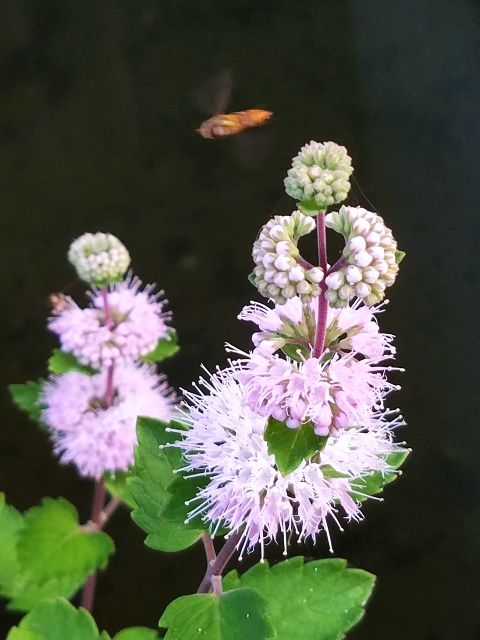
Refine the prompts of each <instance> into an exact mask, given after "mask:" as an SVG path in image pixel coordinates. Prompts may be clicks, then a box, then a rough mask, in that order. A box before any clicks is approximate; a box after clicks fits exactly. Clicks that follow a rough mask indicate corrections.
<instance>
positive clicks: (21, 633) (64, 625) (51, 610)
mask: <svg viewBox="0 0 480 640" xmlns="http://www.w3.org/2000/svg"><path fill="white" fill-rule="evenodd" d="M7 640H100V635H99V633H98V628H97V625H96V624H95V621H94V619H93V618H92V616H91V615H90V614H89V613H88V611H85V609H75V607H74V606H73V605H71V604H70V603H69V602H66V600H62V599H58V600H54V601H47V602H41V603H40V604H38V605H37V606H36V607H35V609H33V610H32V611H30V613H28V614H27V615H26V616H25V617H24V618H23V619H22V620H21V621H20V624H19V625H18V627H12V629H10V632H9V634H8V636H7Z"/></svg>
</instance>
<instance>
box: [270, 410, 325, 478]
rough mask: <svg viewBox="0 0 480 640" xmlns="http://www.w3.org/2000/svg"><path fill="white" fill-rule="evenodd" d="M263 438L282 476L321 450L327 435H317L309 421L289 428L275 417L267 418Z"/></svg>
mask: <svg viewBox="0 0 480 640" xmlns="http://www.w3.org/2000/svg"><path fill="white" fill-rule="evenodd" d="M264 439H265V442H267V443H268V453H269V454H270V455H273V456H275V462H276V464H277V467H278V469H279V471H280V473H281V474H282V475H283V476H286V475H288V474H289V473H291V472H292V471H294V470H295V469H296V468H297V467H298V465H299V464H300V463H301V462H302V460H305V459H307V458H310V457H311V456H312V455H313V454H314V453H316V452H317V451H321V450H322V449H323V448H324V447H325V445H326V443H327V436H317V435H316V434H315V432H314V430H313V424H312V423H311V422H306V423H305V424H302V425H301V426H300V427H298V428H296V429H289V428H288V427H287V425H286V424H285V423H284V422H281V421H280V420H275V418H269V419H268V424H267V428H266V429H265V434H264Z"/></svg>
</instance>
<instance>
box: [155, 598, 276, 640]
mask: <svg viewBox="0 0 480 640" xmlns="http://www.w3.org/2000/svg"><path fill="white" fill-rule="evenodd" d="M158 624H159V626H160V627H165V628H167V629H168V631H167V633H166V635H165V640H248V639H250V640H268V639H270V638H274V637H275V635H274V630H273V628H272V626H271V624H270V621H269V619H268V616H267V614H266V602H265V600H264V599H263V598H262V597H261V596H260V594H258V593H257V592H256V591H255V590H253V589H243V588H241V589H236V590H235V591H227V592H225V593H223V594H222V595H221V596H220V597H217V596H215V595H207V594H202V595H192V596H183V597H181V598H177V599H176V600H174V601H173V602H171V603H170V604H169V605H168V607H167V608H166V609H165V611H164V613H163V615H162V617H161V618H160V621H159V623H158Z"/></svg>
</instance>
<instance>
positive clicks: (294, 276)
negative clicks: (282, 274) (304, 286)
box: [288, 264, 305, 282]
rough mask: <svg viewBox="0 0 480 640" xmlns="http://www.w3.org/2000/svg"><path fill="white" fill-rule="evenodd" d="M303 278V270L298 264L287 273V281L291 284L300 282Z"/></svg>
mask: <svg viewBox="0 0 480 640" xmlns="http://www.w3.org/2000/svg"><path fill="white" fill-rule="evenodd" d="M304 278H305V269H304V268H303V267H301V266H300V265H299V264H297V265H295V266H294V267H292V268H291V269H290V271H289V272H288V279H289V280H290V281H291V282H301V281H302V280H304Z"/></svg>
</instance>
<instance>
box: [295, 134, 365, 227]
mask: <svg viewBox="0 0 480 640" xmlns="http://www.w3.org/2000/svg"><path fill="white" fill-rule="evenodd" d="M352 171H353V167H352V159H351V158H350V156H349V155H348V153H347V150H346V149H345V147H342V146H340V145H338V144H335V143H334V142H315V141H314V140H311V141H310V143H309V144H306V145H305V146H303V147H302V148H301V149H300V152H299V154H298V155H297V156H295V158H293V160H292V168H291V169H289V171H288V175H287V177H286V178H285V180H284V184H285V190H286V192H287V193H288V195H289V196H291V197H292V198H295V200H297V201H298V202H301V203H308V204H309V206H308V207H307V208H306V209H302V210H303V211H305V212H306V213H308V209H311V210H312V213H313V215H315V214H316V213H318V211H322V210H325V209H326V208H327V207H328V206H330V205H332V204H337V203H339V202H342V201H343V200H345V198H346V197H347V194H348V192H349V191H350V182H349V177H350V175H351V173H352ZM313 210H314V211H313Z"/></svg>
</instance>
